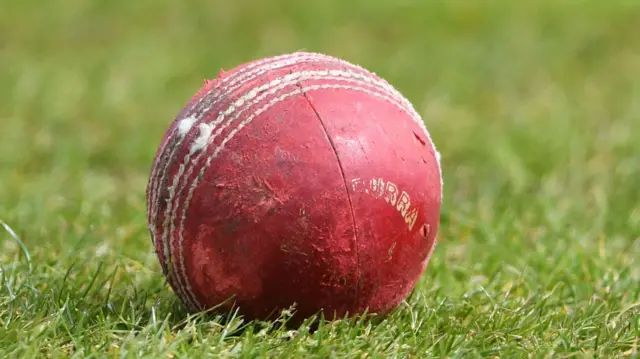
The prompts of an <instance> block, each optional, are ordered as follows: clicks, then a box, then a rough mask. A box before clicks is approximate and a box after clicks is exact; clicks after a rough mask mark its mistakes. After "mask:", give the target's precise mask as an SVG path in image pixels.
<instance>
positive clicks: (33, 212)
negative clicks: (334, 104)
mask: <svg viewBox="0 0 640 359" xmlns="http://www.w3.org/2000/svg"><path fill="white" fill-rule="evenodd" d="M127 2H129V4H127ZM0 8H1V10H0V126H1V127H0V220H1V221H2V222H0V224H2V225H1V226H0V249H1V250H0V266H1V268H0V357H2V358H12V357H16V358H17V357H24V358H34V357H48V358H54V357H75V358H89V357H109V358H116V357H119V358H142V357H145V358H147V357H148V358H179V357H185V358H186V357H189V358H199V357H211V358H214V357H215V358H222V357H243V358H256V357H300V358H304V357H309V358H314V357H317V358H328V357H332V358H363V357H368V358H431V357H448V358H460V357H465V358H476V357H502V358H520V357H532V358H551V357H554V358H565V357H571V358H583V357H584V358H592V357H629V358H637V357H639V356H640V354H639V353H640V348H639V347H640V140H638V137H639V136H640V40H639V39H638V36H637V34H639V33H640V22H639V21H638V19H640V3H634V2H632V1H625V0H612V1H609V2H606V1H600V0H582V1H569V0H567V1H552V0H540V1H537V2H532V3H531V5H524V2H519V1H515V0H513V1H511V0H504V1H502V2H500V1H497V0H496V1H485V2H482V5H481V4H480V2H476V1H472V0H467V1H465V0H454V1H448V2H445V1H426V0H423V1H419V0H399V1H398V2H397V3H396V4H392V2H390V1H382V0H351V1H339V0H323V1H294V0H272V1H262V2H259V1H249V0H235V1H226V0H214V1H211V0H210V1H205V0H194V1H179V0H154V1H151V0H139V1H125V0H111V1H88V0H50V1H39V2H36V1H29V0H27V1H20V0H3V1H2V5H0ZM296 50H306V51H318V52H324V53H328V54H331V55H335V56H339V57H342V58H345V59H347V60H349V61H352V62H355V63H358V64H360V65H362V66H364V67H366V68H369V69H371V70H372V71H375V72H376V73H378V74H379V75H381V76H382V77H384V78H385V79H387V80H388V81H389V82H391V83H392V84H394V85H395V86H396V87H397V88H398V89H399V90H400V91H401V92H402V93H404V94H405V95H406V96H407V98H409V99H410V100H411V101H412V102H413V103H414V105H415V107H416V109H417V110H418V112H420V114H421V115H422V116H423V118H424V121H425V123H426V124H427V127H428V129H429V131H430V132H431V136H432V138H433V140H434V141H435V143H436V145H437V146H438V149H439V150H440V152H441V153H442V164H443V173H444V185H445V188H444V203H443V209H442V218H441V229H440V233H439V244H438V246H437V249H436V250H435V252H434V254H433V256H432V258H431V262H430V264H429V267H428V268H427V270H426V271H425V273H424V275H423V277H422V280H421V281H420V283H419V285H418V287H417V290H416V291H415V292H414V294H413V296H412V297H410V298H409V299H408V300H407V301H406V303H404V304H403V305H402V306H401V307H400V308H399V309H398V310H397V311H396V312H394V313H393V315H391V316H390V317H389V318H387V319H386V320H385V321H383V322H381V323H371V322H365V321H357V322H354V321H338V322H332V323H328V322H323V323H321V324H320V326H319V328H318V329H317V330H316V331H311V330H310V328H309V325H308V323H305V324H303V325H302V326H300V327H295V328H290V327H287V326H286V325H284V323H285V321H286V313H285V315H284V316H283V318H282V319H281V320H278V321H274V322H270V323H258V322H245V321H243V320H242V318H241V317H237V316H231V317H227V318H219V317H211V316H198V315H189V314H188V313H187V312H186V310H185V308H184V306H183V305H182V304H181V303H180V302H179V301H178V299H177V297H176V296H175V294H174V293H173V292H172V291H171V289H170V288H169V287H168V285H166V282H165V280H164V278H163V276H162V272H161V270H160V266H159V264H158V261H157V258H156V256H155V253H154V251H153V248H152V244H151V240H150V236H149V233H148V230H147V223H146V212H145V211H146V203H145V187H146V184H147V179H148V176H149V171H150V167H151V162H152V159H153V156H154V154H155V151H156V148H157V146H158V145H159V143H160V139H161V136H162V134H163V133H164V131H165V130H166V128H167V126H168V124H169V122H170V121H172V120H173V118H174V117H175V116H176V114H177V113H178V112H179V110H180V109H181V108H182V106H183V105H184V104H185V103H186V101H187V100H188V99H189V98H190V97H191V96H192V95H193V94H194V93H195V91H196V90H197V89H198V88H199V87H200V86H201V85H202V82H203V80H204V79H205V78H212V77H215V76H216V74H217V73H218V71H219V69H221V68H224V69H228V68H230V67H233V66H235V65H237V64H239V63H241V62H245V61H249V60H252V59H256V58H259V57H263V56H270V55H276V54H282V53H285V52H292V51H296Z"/></svg>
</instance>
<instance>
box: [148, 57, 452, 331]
mask: <svg viewBox="0 0 640 359" xmlns="http://www.w3.org/2000/svg"><path fill="white" fill-rule="evenodd" d="M441 196H442V173H441V169H440V157H439V154H438V152H437V151H436V148H435V146H434V144H433V142H432V140H431V138H430V136H429V133H428V131H427V129H426V127H425V124H424V122H423V120H422V119H421V117H420V116H419V115H418V113H417V112H416V111H415V109H414V108H413V106H412V105H411V104H410V102H409V101H408V100H407V99H406V98H405V97H404V96H403V95H402V94H400V93H399V92H398V91H397V90H396V89H394V87H393V86H391V85H390V84H389V83H388V82H386V81H385V80H383V79H382V78H380V77H379V76H377V75H375V74H374V73H372V72H370V71H368V70H365V69H364V68H362V67H360V66H357V65H354V64H352V63H349V62H347V61H344V60H342V59H339V58H336V57H333V56H328V55H324V54H317V53H306V52H296V53H292V54H286V55H281V56H274V57H268V58H263V59H260V60H255V61H252V62H249V63H246V64H243V65H240V66H238V67H236V68H234V69H232V70H230V71H226V72H221V73H220V75H219V76H218V78H216V79H215V80H211V81H205V84H204V86H203V87H202V88H201V89H200V90H199V91H198V92H197V93H196V94H195V96H194V97H193V98H192V99H191V100H190V101H189V102H188V103H187V104H186V106H185V107H184V108H183V109H182V111H181V112H180V113H179V114H178V116H177V117H176V118H175V120H174V121H173V122H171V124H170V125H169V128H168V130H167V131H166V133H165V135H164V137H163V139H162V141H161V143H160V146H159V148H158V151H157V153H156V155H155V159H154V162H153V166H152V168H151V174H150V180H149V184H148V187H147V205H148V208H147V212H148V223H149V230H150V233H151V237H152V240H153V245H154V246H155V250H156V253H157V256H158V259H159V262H160V264H161V267H162V270H163V273H164V275H165V276H166V278H167V280H168V283H169V284H170V286H171V287H172V289H173V290H174V291H175V293H176V294H177V295H178V296H179V298H180V299H181V300H182V302H183V303H184V304H185V305H186V306H187V307H188V309H189V310H191V311H202V310H209V309H211V308H214V307H215V308H217V309H216V310H220V311H226V310H229V309H230V308H232V307H233V308H237V309H238V311H239V313H240V314H242V315H243V316H244V317H245V318H247V319H269V318H272V316H275V317H277V316H278V315H279V314H280V311H281V310H284V309H288V308H291V306H294V308H295V313H296V315H297V316H302V317H309V316H311V315H314V314H318V313H319V312H322V313H323V314H324V316H325V318H327V319H329V320H331V319H339V318H344V317H351V316H357V315H360V314H362V313H364V312H365V311H366V312H368V313H377V314H379V315H383V316H384V315H386V314H388V313H389V312H390V311H392V310H393V309H395V308H396V307H397V306H399V305H400V303H401V302H402V301H403V300H404V299H405V298H406V297H407V296H408V295H409V293H410V292H411V291H412V289H413V288H414V286H415V285H416V283H417V281H418V279H419V278H420V276H421V274H422V273H423V271H424V270H425V268H426V266H427V263H428V261H429V257H430V255H431V253H432V251H433V249H434V247H435V243H436V235H437V232H438V225H439V221H440V209H441V199H442V198H441Z"/></svg>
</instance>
